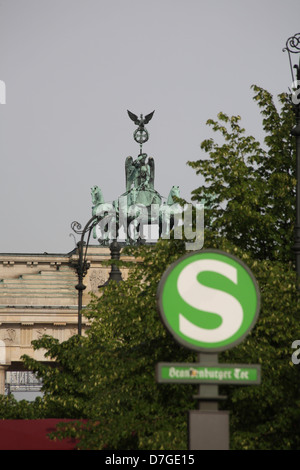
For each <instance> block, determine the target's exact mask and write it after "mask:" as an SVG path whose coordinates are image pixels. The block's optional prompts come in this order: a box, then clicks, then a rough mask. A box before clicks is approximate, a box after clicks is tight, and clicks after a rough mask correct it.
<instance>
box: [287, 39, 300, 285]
mask: <svg viewBox="0 0 300 470" xmlns="http://www.w3.org/2000/svg"><path fill="white" fill-rule="evenodd" d="M283 51H288V55H289V62H290V68H291V75H292V80H293V85H292V87H293V91H292V96H291V99H292V104H293V109H294V113H295V117H296V125H295V127H294V128H293V129H292V130H291V134H292V135H293V136H294V137H295V138H296V223H295V232H294V234H295V238H294V246H293V251H294V253H295V257H296V272H297V282H299V279H300V61H299V64H294V65H293V61H292V54H299V53H300V33H297V34H295V35H294V36H291V37H290V38H288V40H287V41H286V47H285V48H284V49H283ZM294 69H295V70H296V78H295V74H294Z"/></svg>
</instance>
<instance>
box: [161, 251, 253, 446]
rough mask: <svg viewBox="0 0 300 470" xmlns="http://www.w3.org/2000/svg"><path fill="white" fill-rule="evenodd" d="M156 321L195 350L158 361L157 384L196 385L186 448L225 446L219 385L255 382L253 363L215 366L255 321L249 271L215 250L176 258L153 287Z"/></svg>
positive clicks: (224, 414) (225, 427) (226, 420)
mask: <svg viewBox="0 0 300 470" xmlns="http://www.w3.org/2000/svg"><path fill="white" fill-rule="evenodd" d="M157 304H158V310H159V313H160V316H161V320H162V322H163V324H164V326H165V327H166V329H167V330H168V331H169V332H170V333H171V335H172V336H173V337H174V339H175V340H176V341H177V342H178V343H179V344H181V345H183V346H185V347H187V348H189V349H192V350H194V351H197V352H198V362H197V363H196V362H195V363H190V364H184V363H183V364H179V363H158V364H157V366H156V380H157V381H158V382H159V383H195V384H199V393H198V395H195V396H194V397H193V398H195V399H197V400H198V403H199V405H198V408H199V409H198V410H192V411H190V412H189V449H191V450H197V449H199V450H200V449H201V450H209V449H229V412H227V411H224V412H221V411H219V410H218V402H219V401H220V400H224V399H226V397H224V396H221V395H219V385H220V384H237V385H255V384H259V383H260V380H261V370H260V366H259V365H248V364H219V360H218V353H219V352H221V351H225V350H226V349H230V348H232V347H234V346H236V345H238V344H239V343H241V342H242V341H243V339H244V338H245V336H247V334H248V333H249V332H250V331H251V329H252V328H253V326H254V325H255V323H256V321H257V317H258V314H259V309H260V292H259V288H258V285H257V282H256V280H255V277H254V276H253V274H252V272H251V271H250V269H249V268H248V267H247V266H246V265H245V264H244V263H243V262H242V261H241V260H240V259H238V258H237V257H235V256H233V255H231V254H229V253H226V252H222V251H220V250H201V251H198V252H193V253H192V254H189V255H186V256H183V257H181V258H180V259H178V260H177V261H176V262H175V263H173V264H172V265H171V266H170V267H169V268H168V269H167V270H166V272H165V273H164V275H163V276H162V279H161V281H160V283H159V286H158V289H157Z"/></svg>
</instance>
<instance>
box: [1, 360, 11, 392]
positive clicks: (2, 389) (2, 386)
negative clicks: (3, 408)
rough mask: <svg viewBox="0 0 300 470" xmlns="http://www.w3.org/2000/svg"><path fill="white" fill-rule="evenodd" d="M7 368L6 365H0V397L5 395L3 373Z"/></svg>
mask: <svg viewBox="0 0 300 470" xmlns="http://www.w3.org/2000/svg"><path fill="white" fill-rule="evenodd" d="M8 367H9V366H8V365H5V364H0V395H4V393H5V372H6V371H7V369H8Z"/></svg>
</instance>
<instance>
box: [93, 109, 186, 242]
mask: <svg viewBox="0 0 300 470" xmlns="http://www.w3.org/2000/svg"><path fill="white" fill-rule="evenodd" d="M127 112H128V115H129V117H130V119H131V120H132V121H134V123H135V124H136V125H137V126H138V128H137V129H136V130H135V132H134V134H133V136H134V140H135V141H136V142H137V143H139V144H140V153H139V155H138V156H137V158H136V159H135V160H134V159H133V157H132V156H128V157H127V158H126V160H125V182H126V191H125V193H123V194H122V195H121V196H119V198H118V199H117V200H115V201H113V202H111V203H107V202H105V200H104V197H103V195H102V191H101V189H100V188H99V187H98V186H93V187H92V188H91V195H92V202H93V207H92V213H93V215H101V216H103V218H104V219H105V223H106V225H110V226H112V225H113V224H115V225H116V229H115V230H113V232H114V233H108V232H107V231H106V236H105V240H103V239H102V237H101V235H100V237H99V236H98V235H97V229H96V227H95V228H94V231H93V236H94V238H98V240H99V243H100V244H107V243H108V239H110V240H112V239H114V238H116V237H117V236H118V234H119V231H120V229H121V228H122V227H123V226H125V225H126V228H125V232H126V236H127V235H128V232H127V227H128V226H129V225H130V224H132V223H133V224H135V225H136V224H137V223H138V224H140V225H145V224H151V223H153V221H154V220H153V219H154V218H155V221H154V222H155V223H157V225H158V226H159V236H160V235H161V234H162V232H164V233H165V234H166V231H170V230H171V228H172V222H171V224H170V220H171V221H172V220H173V221H174V215H176V213H177V212H178V213H179V212H180V213H181V211H182V208H181V207H180V206H179V204H177V203H176V201H175V199H174V197H175V198H176V197H179V195H180V193H179V187H178V186H173V187H172V188H171V190H170V193H169V196H168V198H167V201H166V202H162V199H163V198H162V196H161V195H160V194H159V193H158V192H157V191H156V190H155V188H154V173H155V172H154V166H155V165H154V159H153V158H152V157H148V155H147V154H146V153H144V152H143V149H142V147H143V144H144V143H145V142H147V140H148V139H149V133H148V131H147V129H146V128H145V124H147V123H148V122H149V121H150V120H151V119H152V117H153V114H154V111H153V112H152V113H150V114H148V115H146V116H145V117H143V115H142V114H141V115H140V118H138V117H137V115H135V114H133V113H131V112H130V111H127ZM153 208H155V210H154V211H153ZM124 214H126V216H124ZM124 217H126V220H125V219H124ZM125 222H126V223H125ZM165 222H166V223H165ZM103 225H104V224H103ZM163 227H164V228H163ZM98 229H99V227H98ZM129 238H130V236H129ZM131 242H132V240H130V243H131Z"/></svg>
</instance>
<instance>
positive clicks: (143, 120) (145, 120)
mask: <svg viewBox="0 0 300 470" xmlns="http://www.w3.org/2000/svg"><path fill="white" fill-rule="evenodd" d="M127 112H128V116H129V117H130V119H131V120H132V121H133V122H134V124H135V125H136V126H139V127H140V128H143V127H144V125H145V124H148V122H149V121H150V120H151V119H152V117H153V114H154V111H152V113H150V114H147V116H145V117H143V115H142V114H141V115H140V117H139V118H138V117H137V115H136V114H133V113H132V112H131V111H128V109H127Z"/></svg>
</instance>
